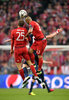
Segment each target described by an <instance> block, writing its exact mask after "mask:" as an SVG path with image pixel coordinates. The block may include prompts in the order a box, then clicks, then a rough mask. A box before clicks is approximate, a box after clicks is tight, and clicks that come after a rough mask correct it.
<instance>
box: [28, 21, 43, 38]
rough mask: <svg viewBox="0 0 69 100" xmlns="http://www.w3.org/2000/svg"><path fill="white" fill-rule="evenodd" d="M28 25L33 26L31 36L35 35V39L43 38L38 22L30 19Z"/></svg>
mask: <svg viewBox="0 0 69 100" xmlns="http://www.w3.org/2000/svg"><path fill="white" fill-rule="evenodd" d="M29 27H33V32H32V34H33V36H34V37H35V39H36V40H39V39H43V38H44V34H43V33H42V31H41V28H40V26H39V24H38V23H37V22H35V21H31V22H30V24H29Z"/></svg>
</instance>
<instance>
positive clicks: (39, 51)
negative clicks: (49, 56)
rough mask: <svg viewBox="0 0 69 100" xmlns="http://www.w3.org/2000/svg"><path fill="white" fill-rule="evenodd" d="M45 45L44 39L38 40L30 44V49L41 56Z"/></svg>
mask: <svg viewBox="0 0 69 100" xmlns="http://www.w3.org/2000/svg"><path fill="white" fill-rule="evenodd" d="M46 45H47V40H46V39H45V40H38V41H35V42H34V43H33V44H32V46H31V48H32V49H33V50H35V51H36V53H37V54H38V55H43V52H44V49H45V47H46Z"/></svg>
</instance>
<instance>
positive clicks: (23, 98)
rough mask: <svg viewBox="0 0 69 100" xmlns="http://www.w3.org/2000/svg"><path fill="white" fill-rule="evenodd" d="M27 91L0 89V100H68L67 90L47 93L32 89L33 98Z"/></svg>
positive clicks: (68, 93)
mask: <svg viewBox="0 0 69 100" xmlns="http://www.w3.org/2000/svg"><path fill="white" fill-rule="evenodd" d="M28 91H29V90H28V89H0V100H69V90H68V89H56V90H55V91H54V92H51V93H48V92H47V90H46V89H34V90H33V92H34V93H35V94H36V95H35V96H31V95H28Z"/></svg>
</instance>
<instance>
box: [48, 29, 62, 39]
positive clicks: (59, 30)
mask: <svg viewBox="0 0 69 100" xmlns="http://www.w3.org/2000/svg"><path fill="white" fill-rule="evenodd" d="M60 32H62V28H60V29H57V31H56V32H54V33H52V34H50V35H47V36H46V39H48V38H53V37H54V36H56V35H57V34H58V33H60Z"/></svg>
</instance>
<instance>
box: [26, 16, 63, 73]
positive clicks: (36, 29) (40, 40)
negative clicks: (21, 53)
mask: <svg viewBox="0 0 69 100" xmlns="http://www.w3.org/2000/svg"><path fill="white" fill-rule="evenodd" d="M25 21H26V22H27V23H28V24H29V30H28V34H27V35H29V34H31V33H32V34H33V36H34V37H35V42H34V43H33V44H32V46H31V47H30V50H29V54H30V58H31V61H32V63H33V64H34V63H35V62H34V59H35V57H34V54H33V51H34V50H35V51H36V53H37V54H38V66H39V67H38V73H40V71H41V69H42V64H43V57H42V55H43V52H44V49H45V47H46V45H47V40H46V38H51V37H53V36H55V35H56V34H58V33H59V32H62V29H59V30H57V31H56V32H55V33H54V34H53V35H52V34H51V35H49V36H46V37H44V35H43V33H42V31H41V28H40V26H39V24H38V23H37V22H35V21H33V20H32V18H31V17H29V16H27V17H26V18H25Z"/></svg>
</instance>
